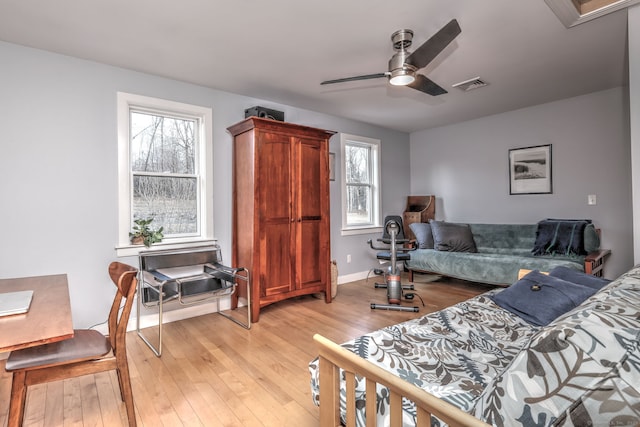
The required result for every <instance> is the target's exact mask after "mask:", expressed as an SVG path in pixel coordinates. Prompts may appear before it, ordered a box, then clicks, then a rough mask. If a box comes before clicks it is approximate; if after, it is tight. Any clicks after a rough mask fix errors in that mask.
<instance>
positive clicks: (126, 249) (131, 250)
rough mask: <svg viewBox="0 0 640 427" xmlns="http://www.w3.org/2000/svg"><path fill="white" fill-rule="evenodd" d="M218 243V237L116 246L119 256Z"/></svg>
mask: <svg viewBox="0 0 640 427" xmlns="http://www.w3.org/2000/svg"><path fill="white" fill-rule="evenodd" d="M217 243H218V240H217V239H199V240H182V241H176V240H173V241H170V242H160V243H155V244H154V245H153V246H151V247H150V248H147V247H146V246H144V245H131V244H129V245H119V246H116V247H115V249H116V255H117V256H118V257H126V256H137V255H138V254H139V253H140V252H146V251H162V250H168V249H187V248H196V247H199V246H212V245H215V244H217Z"/></svg>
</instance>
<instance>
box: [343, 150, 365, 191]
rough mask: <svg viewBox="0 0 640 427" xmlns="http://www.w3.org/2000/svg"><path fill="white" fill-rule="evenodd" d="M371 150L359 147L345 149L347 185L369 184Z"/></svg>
mask: <svg viewBox="0 0 640 427" xmlns="http://www.w3.org/2000/svg"><path fill="white" fill-rule="evenodd" d="M369 155H370V149H369V148H368V147H362V146H357V145H347V146H346V147H345V157H346V159H345V167H346V169H345V170H346V175H347V183H356V184H358V183H362V184H369V183H370V177H369V165H370V164H371V163H370V161H369Z"/></svg>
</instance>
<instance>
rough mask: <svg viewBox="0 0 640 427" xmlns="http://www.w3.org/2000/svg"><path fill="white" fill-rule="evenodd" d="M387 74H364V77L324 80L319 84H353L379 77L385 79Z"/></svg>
mask: <svg viewBox="0 0 640 427" xmlns="http://www.w3.org/2000/svg"><path fill="white" fill-rule="evenodd" d="M388 74H389V73H376V74H366V75H364V76H354V77H345V78H343V79H335V80H325V81H324V82H322V83H320V84H321V85H330V84H334V83H344V82H353V81H356V80H369V79H379V78H380V77H387V75H388Z"/></svg>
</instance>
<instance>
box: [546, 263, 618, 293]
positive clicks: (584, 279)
mask: <svg viewBox="0 0 640 427" xmlns="http://www.w3.org/2000/svg"><path fill="white" fill-rule="evenodd" d="M549 276H553V277H557V278H558V279H562V280H566V281H567V282H571V283H576V284H578V285H582V286H588V287H590V288H593V289H595V290H596V291H599V290H600V289H601V288H602V287H603V286H604V285H607V284H609V283H611V280H607V279H603V278H602V277H596V276H593V275H591V274H587V273H583V272H582V271H578V270H574V269H573V268H569V267H564V266H560V267H556V268H554V269H553V270H551V271H550V272H549Z"/></svg>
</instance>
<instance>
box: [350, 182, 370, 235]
mask: <svg viewBox="0 0 640 427" xmlns="http://www.w3.org/2000/svg"><path fill="white" fill-rule="evenodd" d="M371 223H373V219H372V218H371V197H370V195H369V187H368V186H359V185H348V186H347V224H349V225H361V224H371Z"/></svg>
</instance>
